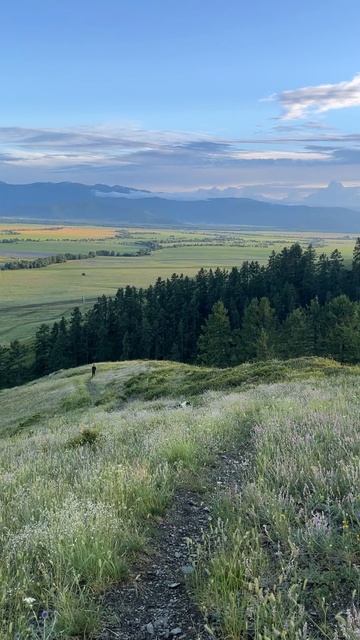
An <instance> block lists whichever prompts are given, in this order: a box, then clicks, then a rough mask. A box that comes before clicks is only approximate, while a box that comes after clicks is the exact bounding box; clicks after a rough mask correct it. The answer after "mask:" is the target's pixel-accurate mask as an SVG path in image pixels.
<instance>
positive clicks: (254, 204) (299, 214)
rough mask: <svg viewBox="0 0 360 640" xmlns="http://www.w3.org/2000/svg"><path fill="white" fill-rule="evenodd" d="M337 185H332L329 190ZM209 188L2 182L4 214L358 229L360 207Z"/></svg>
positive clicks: (148, 222) (30, 217) (76, 220)
mask: <svg viewBox="0 0 360 640" xmlns="http://www.w3.org/2000/svg"><path fill="white" fill-rule="evenodd" d="M341 186H342V185H341ZM343 188H344V187H343ZM334 189H335V188H334V187H331V188H330V191H331V190H334ZM206 191H207V190H204V192H205V193H204V196H203V199H195V200H185V199H179V198H178V199H171V198H170V194H163V195H162V194H153V193H151V192H150V191H146V190H139V189H132V188H130V187H123V186H118V185H115V186H108V185H104V184H95V185H84V184H78V183H73V182H59V183H53V182H48V183H42V182H36V183H32V184H23V185H14V184H8V183H5V182H0V217H1V218H6V219H9V218H16V219H20V218H21V219H26V220H33V221H35V220H46V221H57V222H73V223H79V222H83V223H85V222H91V223H94V222H96V223H108V224H115V225H118V224H121V225H131V224H135V225H142V224H145V225H196V226H201V225H221V226H223V225H231V226H235V225H244V226H257V227H268V228H278V229H289V230H300V231H304V230H309V231H334V232H352V233H358V232H359V233H360V212H359V211H355V210H353V209H351V208H347V207H344V206H338V207H334V206H329V204H326V205H325V206H323V205H321V206H318V205H319V204H320V203H318V202H314V201H313V200H311V197H310V196H309V197H308V199H307V201H306V202H307V204H294V205H289V204H279V203H273V202H266V201H260V200H254V199H251V198H242V197H229V196H228V197H219V194H218V193H216V197H212V198H211V197H209V196H208V195H207V194H206ZM215 191H217V190H215ZM323 191H326V190H325V189H324V190H323ZM328 191H329V189H328V190H327V195H328ZM321 195H322V196H324V195H325V194H321ZM206 196H207V197H206ZM175 197H177V196H175ZM309 205H311V206H309ZM313 205H317V206H313Z"/></svg>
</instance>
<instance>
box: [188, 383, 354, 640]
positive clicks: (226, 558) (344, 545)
mask: <svg viewBox="0 0 360 640" xmlns="http://www.w3.org/2000/svg"><path fill="white" fill-rule="evenodd" d="M250 395H254V396H255V398H256V400H255V403H256V406H257V417H256V424H255V427H254V429H253V431H252V438H251V446H250V447H249V451H251V454H250V455H249V460H248V463H249V465H248V467H247V480H246V482H245V484H244V486H243V487H240V489H239V490H238V491H237V490H232V492H231V493H224V494H222V495H218V496H217V498H216V509H217V518H218V519H217V520H216V519H215V522H214V527H213V530H212V533H211V535H210V536H209V537H208V539H207V540H206V542H205V544H204V546H203V547H202V548H201V549H200V550H199V552H198V558H199V563H198V568H197V578H196V591H197V597H198V600H199V602H200V603H201V606H202V607H203V609H204V610H205V611H206V612H207V614H208V618H209V620H213V621H214V620H215V621H216V623H217V626H218V627H220V628H221V630H222V633H223V635H224V637H225V638H228V639H229V640H235V639H236V640H238V639H239V638H241V639H242V640H247V639H249V640H250V638H251V639H255V640H267V639H269V640H270V639H271V640H272V639H274V638H284V639H289V640H295V639H299V640H300V639H304V640H305V639H315V638H319V639H320V638H331V639H332V640H335V639H337V638H343V639H348V640H355V639H356V638H358V637H359V633H360V625H359V586H360V569H359V561H360V553H359V549H360V494H359V486H360V431H359V426H358V425H359V420H360V396H359V393H358V379H357V378H355V379H351V378H349V377H347V378H343V377H341V376H340V377H339V378H336V379H335V380H333V381H332V382H329V381H325V380H322V381H319V380H318V381H317V382H316V384H314V383H311V382H303V383H301V382H299V383H296V384H279V385H269V386H267V387H260V388H258V389H256V390H255V391H252V392H250Z"/></svg>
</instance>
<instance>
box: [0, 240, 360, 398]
mask: <svg viewBox="0 0 360 640" xmlns="http://www.w3.org/2000/svg"><path fill="white" fill-rule="evenodd" d="M308 355H317V356H327V357H333V358H335V359H337V360H339V361H340V362H346V363H354V362H359V361H360V238H358V240H357V242H356V245H355V247H354V252H353V260H352V264H351V265H349V266H346V265H345V264H344V260H343V258H342V255H341V253H340V252H339V251H338V250H334V251H333V252H332V253H331V255H330V256H326V255H325V254H322V255H319V256H317V255H316V253H315V251H314V249H313V248H312V246H311V245H310V246H309V247H308V248H307V249H305V250H303V249H302V248H301V246H300V245H299V244H293V245H292V246H291V247H289V248H284V249H282V251H280V252H278V253H275V252H273V253H272V254H271V255H270V257H269V260H268V263H267V265H265V266H263V265H260V264H259V263H258V262H244V263H243V264H242V266H241V267H239V268H238V267H234V268H232V269H231V270H230V271H225V270H222V269H215V270H211V269H210V270H204V269H201V270H200V271H199V272H198V273H197V275H196V276H195V277H193V278H190V277H187V276H183V275H176V274H174V275H173V276H172V277H171V278H169V279H167V280H161V279H160V278H159V279H158V280H157V281H156V283H155V284H154V285H151V286H149V287H148V288H145V289H137V288H135V287H132V286H127V287H126V288H124V289H119V290H118V291H117V293H116V295H115V296H114V297H113V298H111V297H107V296H105V295H104V296H102V297H100V298H99V299H98V301H97V303H96V304H95V305H94V306H93V307H92V309H91V310H90V311H88V312H87V313H86V315H84V316H82V314H81V312H80V310H79V309H78V308H74V310H73V312H72V314H71V318H70V319H69V320H68V321H67V320H65V319H64V318H62V319H61V320H60V321H59V322H55V323H54V324H53V325H52V326H49V325H45V324H43V325H42V326H41V327H40V328H39V330H38V331H37V333H36V337H35V340H34V342H33V344H32V345H30V346H25V345H24V344H21V343H19V342H18V341H14V342H12V343H11V345H10V346H2V347H1V346H0V387H2V388H3V387H10V386H14V385H18V384H21V383H22V382H25V381H28V380H31V379H33V378H37V377H40V376H43V375H46V374H48V373H50V372H52V371H56V370H58V369H64V368H68V367H76V366H79V365H82V364H86V363H90V362H101V361H107V360H131V359H156V360H174V361H180V362H187V363H198V364H203V365H210V366H217V367H227V366H234V365H236V364H239V363H242V362H245V361H253V360H267V359H270V358H276V357H278V358H293V357H299V356H308Z"/></svg>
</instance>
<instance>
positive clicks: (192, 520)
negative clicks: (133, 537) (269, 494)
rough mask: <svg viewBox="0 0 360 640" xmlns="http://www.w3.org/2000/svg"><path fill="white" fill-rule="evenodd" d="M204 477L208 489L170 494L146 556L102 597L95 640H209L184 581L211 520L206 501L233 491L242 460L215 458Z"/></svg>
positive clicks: (224, 456)
mask: <svg viewBox="0 0 360 640" xmlns="http://www.w3.org/2000/svg"><path fill="white" fill-rule="evenodd" d="M209 476H210V481H211V485H210V486H211V489H210V491H209V490H208V491H207V492H205V493H204V492H199V493H198V492H196V491H190V490H184V489H182V490H179V491H178V492H177V493H176V494H175V496H174V497H173V500H172V503H171V506H170V508H169V509H168V511H167V513H166V514H165V516H164V518H163V520H162V521H161V522H160V524H159V525H158V528H157V532H156V535H155V536H154V540H153V541H152V542H153V551H152V553H151V556H150V558H148V559H146V560H145V561H142V562H141V563H140V566H136V565H135V566H134V567H133V568H132V572H131V576H130V579H129V580H128V581H127V582H126V583H122V584H120V585H118V586H116V587H114V588H113V589H112V590H111V591H110V592H108V593H107V594H106V595H105V598H104V605H105V614H104V623H103V629H102V632H101V634H100V635H99V636H98V640H116V639H118V640H160V639H164V638H165V639H170V640H171V639H172V640H214V634H213V633H212V632H211V631H210V629H209V627H207V625H206V620H205V619H204V616H203V615H202V613H201V612H200V610H199V609H198V608H197V606H196V603H195V602H194V600H193V598H192V595H191V588H189V587H188V584H187V583H188V579H189V578H190V577H191V574H192V573H193V570H194V569H193V557H192V553H194V549H195V548H196V545H197V544H200V543H201V542H202V540H203V536H204V534H205V533H206V532H207V531H208V530H209V527H210V524H211V521H212V516H211V506H210V505H211V497H212V495H213V493H214V492H215V491H216V490H217V489H218V490H220V491H221V490H224V491H225V490H230V491H237V490H238V485H239V483H240V482H241V476H242V465H241V459H239V457H237V456H236V454H234V453H233V452H231V453H223V454H220V455H218V456H217V459H216V463H215V465H214V467H212V468H211V469H209ZM189 541H190V542H191V544H189Z"/></svg>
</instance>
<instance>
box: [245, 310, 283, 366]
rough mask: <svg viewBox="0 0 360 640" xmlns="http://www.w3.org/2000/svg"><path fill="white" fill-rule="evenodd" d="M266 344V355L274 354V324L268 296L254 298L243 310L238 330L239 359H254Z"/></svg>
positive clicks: (273, 315)
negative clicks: (240, 326)
mask: <svg viewBox="0 0 360 640" xmlns="http://www.w3.org/2000/svg"><path fill="white" fill-rule="evenodd" d="M265 343H266V345H267V354H268V355H267V357H271V356H272V355H274V351H275V344H276V325H275V314H274V310H273V309H272V307H271V306H270V302H269V300H268V298H261V299H260V300H258V299H257V298H254V299H253V300H251V302H250V303H249V304H248V306H247V307H246V309H245V312H244V318H243V323H242V328H241V331H240V344H239V359H240V360H242V361H245V360H255V359H257V358H258V357H259V356H258V354H259V353H260V352H262V353H263V350H264V345H265Z"/></svg>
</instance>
